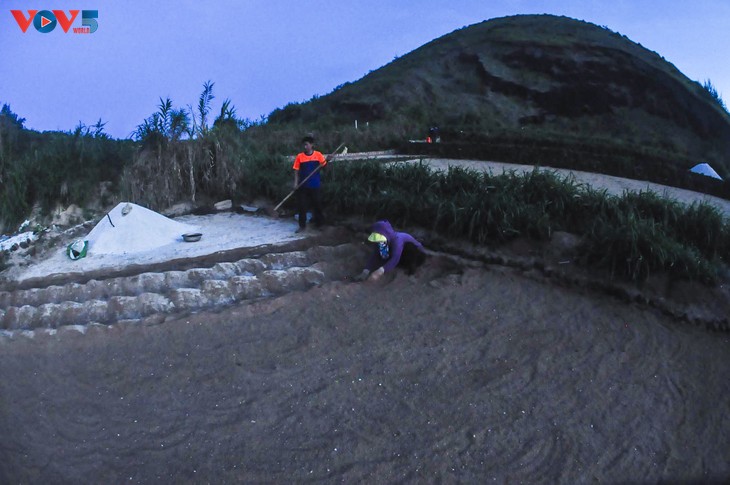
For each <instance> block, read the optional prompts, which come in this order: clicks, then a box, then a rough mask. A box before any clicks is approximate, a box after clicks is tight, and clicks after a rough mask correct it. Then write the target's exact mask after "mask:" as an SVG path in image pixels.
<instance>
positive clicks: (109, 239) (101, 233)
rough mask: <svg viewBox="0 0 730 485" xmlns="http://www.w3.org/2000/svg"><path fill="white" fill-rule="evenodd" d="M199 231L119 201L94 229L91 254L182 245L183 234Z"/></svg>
mask: <svg viewBox="0 0 730 485" xmlns="http://www.w3.org/2000/svg"><path fill="white" fill-rule="evenodd" d="M188 232H199V228H198V227H195V226H191V225H188V224H183V223H180V222H177V221H173V220H172V219H168V218H167V217H165V216H163V215H162V214H158V213H157V212H154V211H151V210H149V209H147V208H145V207H142V206H140V205H137V204H132V203H129V202H120V203H119V204H117V206H116V207H115V208H114V209H112V210H111V211H110V212H109V213H108V215H107V216H106V217H104V218H103V219H102V220H101V221H99V223H98V224H97V225H96V226H95V227H94V229H92V230H91V232H90V233H89V235H88V236H87V237H86V240H87V241H89V255H93V254H126V253H136V252H142V251H150V250H152V249H155V248H160V247H163V246H167V245H168V244H171V243H175V242H181V241H182V235H183V234H185V233H188Z"/></svg>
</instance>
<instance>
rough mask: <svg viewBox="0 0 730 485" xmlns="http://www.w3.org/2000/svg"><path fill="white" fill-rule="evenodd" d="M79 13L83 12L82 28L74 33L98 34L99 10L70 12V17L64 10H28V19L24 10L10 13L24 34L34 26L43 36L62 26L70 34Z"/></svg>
mask: <svg viewBox="0 0 730 485" xmlns="http://www.w3.org/2000/svg"><path fill="white" fill-rule="evenodd" d="M79 12H81V27H74V28H73V33H74V34H93V33H94V32H96V29H97V28H98V27H99V23H98V22H97V21H96V19H97V18H99V11H98V10H69V11H68V15H66V12H64V11H63V10H40V11H38V10H28V16H27V17H26V16H25V14H24V13H23V11H22V10H11V11H10V13H12V14H13V17H15V21H16V22H17V23H18V27H20V30H22V31H23V33H25V32H27V31H28V27H30V24H33V27H35V29H36V30H37V31H38V32H40V33H42V34H47V33H49V32H53V30H54V29H55V28H56V26H57V25H60V26H61V28H62V29H63V31H64V32H66V33H68V30H69V29H70V28H71V24H73V23H74V21H75V20H76V17H78V16H79Z"/></svg>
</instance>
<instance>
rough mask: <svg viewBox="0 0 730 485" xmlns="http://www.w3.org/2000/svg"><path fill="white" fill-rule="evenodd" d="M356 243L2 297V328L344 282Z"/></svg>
mask: <svg viewBox="0 0 730 485" xmlns="http://www.w3.org/2000/svg"><path fill="white" fill-rule="evenodd" d="M360 256H361V255H360V254H358V250H357V248H355V247H353V246H352V245H341V246H334V247H315V248H312V249H311V250H308V251H296V252H290V253H278V254H266V255H264V256H262V257H261V258H259V259H245V260H240V261H236V262H233V263H218V264H216V265H214V266H213V267H211V268H193V269H189V270H186V271H167V272H164V273H142V274H138V275H134V276H130V277H119V278H111V279H109V280H104V281H98V280H91V281H88V282H87V283H85V284H78V283H69V284H66V285H63V286H54V287H48V288H34V289H29V290H18V291H16V292H13V293H12V294H10V295H5V296H4V298H5V299H4V300H3V302H11V303H16V302H18V303H22V304H11V305H9V306H6V307H2V308H0V330H6V331H14V330H30V329H38V328H58V327H61V326H66V325H88V324H91V323H99V324H113V323H115V322H118V321H121V320H137V319H142V318H145V317H149V316H152V315H155V314H170V313H174V312H191V311H198V310H203V309H208V308H213V307H218V306H225V305H231V304H235V303H241V302H246V301H251V300H256V299H260V298H265V297H271V296H276V295H280V294H284V293H286V292H290V291H301V290H306V289H307V288H310V287H312V286H315V285H320V284H322V283H324V282H326V281H332V280H339V279H342V278H344V277H345V276H347V275H348V274H352V273H353V272H354V271H355V270H356V269H357V268H359V267H360V266H361V265H362V261H361V259H362V258H361V257H360Z"/></svg>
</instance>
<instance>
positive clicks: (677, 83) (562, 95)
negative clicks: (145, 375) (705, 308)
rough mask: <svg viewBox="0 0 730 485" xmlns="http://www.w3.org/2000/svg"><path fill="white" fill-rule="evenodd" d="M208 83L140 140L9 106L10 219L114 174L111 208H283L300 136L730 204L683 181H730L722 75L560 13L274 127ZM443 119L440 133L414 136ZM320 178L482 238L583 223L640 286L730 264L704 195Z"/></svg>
mask: <svg viewBox="0 0 730 485" xmlns="http://www.w3.org/2000/svg"><path fill="white" fill-rule="evenodd" d="M213 88H214V84H213V83H212V82H210V81H209V82H206V83H205V84H204V85H203V90H202V93H201V95H200V97H199V99H198V100H197V101H196V102H195V103H194V104H191V105H185V106H184V107H178V106H175V105H174V104H173V102H172V100H171V99H169V98H167V99H163V98H161V99H160V103H159V104H158V106H157V109H156V111H155V112H154V113H153V114H152V115H150V116H149V117H148V118H147V119H145V120H143V121H142V122H141V123H140V125H139V126H137V128H136V130H135V132H134V134H133V140H113V139H111V138H109V137H108V136H107V135H106V134H105V133H104V130H103V128H104V124H103V123H102V122H101V120H100V121H98V122H97V123H96V124H94V125H92V126H85V125H79V126H78V127H77V128H76V129H74V130H73V131H71V132H44V133H38V132H35V131H32V130H27V129H25V128H24V126H23V125H24V122H25V120H24V119H23V118H21V117H19V116H18V115H16V114H15V113H13V112H12V111H11V109H10V107H9V106H8V105H3V107H2V110H1V111H0V186H1V187H2V191H0V229H3V230H5V228H11V227H15V226H16V225H17V223H18V222H20V221H21V220H23V219H24V218H26V217H28V215H29V214H30V212H31V210H32V209H33V208H34V207H39V208H40V209H41V210H42V211H45V212H46V213H48V212H49V211H50V210H51V209H52V208H53V207H55V206H56V205H57V204H63V205H68V204H70V203H72V202H73V203H76V204H78V205H81V206H83V205H84V204H85V203H86V202H87V201H89V200H90V199H93V197H95V196H98V194H99V192H100V191H99V186H100V184H101V183H102V182H104V183H105V184H104V185H105V187H106V186H110V189H111V193H110V195H108V197H109V200H107V201H103V202H104V203H113V202H114V201H115V200H131V201H134V202H136V203H139V204H142V205H145V206H147V207H150V208H152V209H155V210H161V209H164V208H166V207H169V206H170V205H172V204H175V203H177V202H181V201H194V202H196V203H199V204H207V203H208V202H211V201H214V200H220V199H223V198H232V199H235V200H237V201H253V200H255V199H259V198H264V199H268V200H269V201H278V200H281V199H282V198H283V197H284V196H285V195H286V194H287V193H288V192H289V190H290V188H291V165H290V162H289V161H288V159H287V158H286V157H287V156H289V155H292V154H294V153H296V152H297V151H298V150H299V148H300V147H299V140H300V138H301V136H302V134H303V133H305V132H314V133H315V135H316V137H317V145H318V147H321V148H322V149H324V150H325V151H326V148H328V147H334V146H337V145H338V144H339V143H340V142H345V143H346V144H347V146H348V148H349V149H350V151H352V152H358V151H368V150H382V149H386V148H397V149H398V150H399V151H400V152H401V153H410V154H413V155H414V156H415V155H438V156H442V157H449V158H474V159H482V160H500V161H505V162H512V163H524V164H536V165H540V166H553V167H562V168H570V169H576V170H585V171H591V172H597V173H606V174H611V175H618V176H624V177H629V178H635V179H642V180H651V181H656V182H660V183H664V184H668V185H676V186H681V187H685V188H689V189H692V190H697V191H702V192H706V193H711V194H713V195H718V196H721V197H725V198H728V199H730V182H727V181H726V182H719V181H716V180H713V179H710V178H708V177H703V176H699V175H697V176H695V175H692V174H689V173H688V169H689V168H690V167H692V166H693V165H695V164H696V163H700V162H712V165H713V167H714V168H715V169H716V170H717V171H718V173H719V174H720V175H721V176H723V177H724V178H725V179H726V180H728V179H730V115H729V114H728V112H727V110H726V109H724V108H725V106H724V103H723V102H722V100H721V98H720V97H719V94H718V93H717V92H716V90H714V86H712V84H711V83H710V82H709V81H707V82H706V83H705V85H704V86H703V85H700V84H699V83H697V82H693V81H690V80H689V79H687V78H686V77H685V76H683V75H682V74H681V73H680V72H679V71H678V70H677V69H676V68H674V66H672V65H671V64H669V63H667V62H666V61H664V60H663V59H662V58H661V57H660V56H659V55H657V54H656V53H653V52H651V51H648V50H646V49H644V48H643V47H641V46H640V45H638V44H635V43H633V42H631V41H630V40H628V39H626V38H625V37H624V36H621V35H619V34H617V33H614V32H611V31H608V30H607V29H605V28H601V27H598V26H595V25H592V24H589V23H586V22H579V21H575V20H572V19H567V18H564V17H553V16H520V17H507V18H503V19H495V20H493V21H489V22H484V23H482V24H478V25H475V26H471V27H468V28H464V29H461V30H459V31H457V32H454V33H452V34H448V35H446V36H443V37H441V38H439V39H436V40H434V41H432V42H430V43H428V44H426V45H424V46H422V47H421V48H419V49H416V50H415V51H413V52H412V53H410V54H407V55H405V56H402V57H399V58H397V59H395V60H394V61H393V62H391V63H390V64H388V65H386V66H384V67H382V68H380V69H377V70H375V71H373V72H371V73H370V74H368V75H367V76H365V77H364V78H363V79H361V80H359V81H357V82H355V83H346V84H343V85H342V86H339V87H337V88H336V89H335V90H334V91H333V92H332V93H330V94H328V95H326V96H322V97H315V98H313V99H312V100H310V101H309V102H306V103H292V104H289V105H287V106H285V107H283V108H281V109H277V110H274V111H273V112H272V113H271V114H270V116H269V117H268V119H261V120H259V121H251V120H243V119H239V118H238V117H237V115H236V109H235V107H234V106H233V105H232V104H231V102H230V101H229V100H225V101H224V102H223V103H222V106H221V108H220V111H219V112H218V113H213V112H212V108H211V105H212V101H213V100H214V99H215V97H214V91H213ZM355 121H357V122H358V126H357V128H355ZM434 125H436V126H439V127H440V129H441V137H442V143H438V144H435V143H434V144H424V143H409V141H408V140H410V139H423V138H425V136H426V132H427V130H428V128H429V127H431V126H434ZM324 176H325V177H326V183H325V185H324V193H323V195H324V197H325V202H326V205H327V207H328V215H329V216H330V217H331V218H333V219H335V220H336V219H337V218H344V217H350V216H360V217H362V218H364V219H366V220H373V219H376V218H380V217H384V218H388V219H390V220H391V221H392V222H393V223H394V224H396V225H405V226H420V227H424V228H426V229H430V230H433V231H437V232H438V233H441V234H448V235H449V236H450V237H454V238H460V239H465V240H469V241H471V242H474V243H476V244H482V245H499V244H503V243H505V242H508V241H510V240H512V239H514V238H516V237H526V238H531V239H535V240H548V239H549V238H550V237H551V235H552V234H553V233H554V232H555V231H568V232H571V233H573V234H577V235H578V236H580V238H581V241H582V243H581V245H580V247H579V251H580V257H579V262H580V263H581V264H584V265H586V266H588V267H596V268H602V269H604V270H606V271H608V272H610V273H611V274H612V275H614V276H616V277H619V278H626V279H629V280H633V281H642V280H644V279H645V278H647V277H648V276H649V275H650V274H652V273H654V272H669V273H670V274H672V275H674V276H676V277H678V278H690V279H694V280H699V281H703V282H706V283H713V282H715V281H716V279H717V271H718V269H719V268H721V267H724V266H726V265H727V264H728V262H729V259H728V258H730V229H729V228H728V221H727V220H726V219H725V218H723V216H722V215H721V214H720V213H718V211H717V210H716V209H714V208H713V207H711V206H709V205H707V204H695V205H692V206H689V207H686V206H683V205H681V204H679V203H677V202H675V201H671V200H669V201H668V200H665V199H663V198H660V197H659V196H657V195H656V194H653V193H641V194H628V193H627V194H625V195H624V196H622V197H614V196H610V195H608V194H606V193H605V192H600V191H595V190H591V189H590V188H588V187H584V186H581V185H578V184H576V183H575V182H574V181H572V180H570V179H560V178H559V177H557V176H556V175H555V174H554V173H552V172H545V171H534V172H532V173H530V174H527V175H517V174H516V173H514V172H508V173H504V174H499V175H492V174H485V173H481V172H476V171H468V170H462V169H451V170H449V171H448V172H447V173H433V172H431V171H429V170H428V168H427V167H425V166H424V165H422V164H382V163H376V162H356V163H342V164H339V163H334V164H332V165H331V166H330V167H329V169H328V170H326V171H325V175H324ZM109 183H110V184H109ZM113 199H115V200H113Z"/></svg>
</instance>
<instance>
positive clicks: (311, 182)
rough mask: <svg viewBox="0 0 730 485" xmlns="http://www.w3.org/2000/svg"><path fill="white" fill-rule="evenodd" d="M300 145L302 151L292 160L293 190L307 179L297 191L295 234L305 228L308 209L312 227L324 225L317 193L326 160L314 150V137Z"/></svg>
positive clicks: (304, 139)
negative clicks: (296, 227)
mask: <svg viewBox="0 0 730 485" xmlns="http://www.w3.org/2000/svg"><path fill="white" fill-rule="evenodd" d="M302 144H303V146H304V147H303V151H302V152H301V153H299V154H298V155H297V156H296V158H295V159H294V167H293V168H294V188H295V189H296V188H297V187H298V186H299V183H300V182H303V181H304V180H305V179H306V178H307V177H309V179H308V180H307V181H306V182H305V183H304V185H302V186H301V187H299V190H297V210H298V212H299V228H298V229H297V231H296V232H302V231H304V230H305V229H306V228H307V210H308V209H310V208H311V210H312V223H313V224H314V227H316V228H320V227H321V226H322V224H324V216H323V214H322V199H321V196H320V193H319V189H320V186H321V180H320V177H319V175H320V171H321V168H324V166H325V165H327V160H326V159H325V157H324V155H322V153H320V152H318V151H317V150H315V149H314V137H313V136H312V135H307V136H305V137H304V138H302ZM313 172H314V174H313V175H312V173H313ZM310 175H311V176H310Z"/></svg>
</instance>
